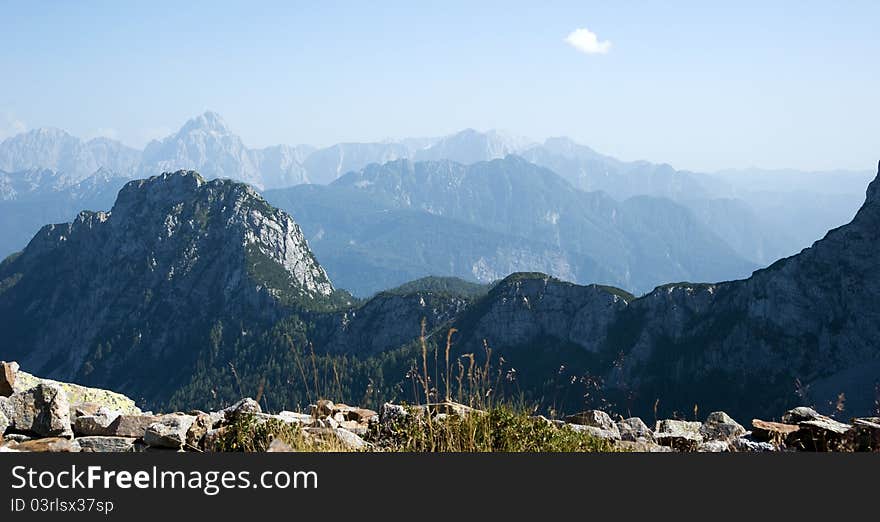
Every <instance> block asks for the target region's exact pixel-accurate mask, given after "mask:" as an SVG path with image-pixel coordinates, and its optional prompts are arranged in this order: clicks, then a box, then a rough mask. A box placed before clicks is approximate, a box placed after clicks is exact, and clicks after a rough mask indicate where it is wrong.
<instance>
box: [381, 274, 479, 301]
mask: <svg viewBox="0 0 880 522" xmlns="http://www.w3.org/2000/svg"><path fill="white" fill-rule="evenodd" d="M419 292H425V293H432V294H436V295H439V296H441V297H462V298H466V299H476V298H479V297H482V296H484V295H486V294H487V293H488V292H489V286H488V285H482V284H479V283H472V282H470V281H465V280H464V279H459V278H457V277H436V276H429V277H423V278H421V279H417V280H415V281H411V282H409V283H406V284H403V285H401V286H398V287H397V288H392V289H391V290H386V291H384V292H382V293H384V294H391V295H410V294H415V293H419Z"/></svg>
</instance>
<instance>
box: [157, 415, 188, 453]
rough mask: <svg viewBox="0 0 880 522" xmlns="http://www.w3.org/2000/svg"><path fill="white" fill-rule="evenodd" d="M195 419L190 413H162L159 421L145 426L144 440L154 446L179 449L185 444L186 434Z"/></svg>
mask: <svg viewBox="0 0 880 522" xmlns="http://www.w3.org/2000/svg"><path fill="white" fill-rule="evenodd" d="M195 420H196V418H195V417H194V416H192V415H182V414H171V415H164V416H162V417H161V418H160V419H159V422H154V423H153V424H150V425H149V426H147V429H146V430H145V431H144V442H145V443H146V444H147V445H148V446H152V447H154V448H174V449H181V448H183V446H184V445H185V444H186V434H187V432H188V431H189V429H190V428H191V427H192V425H193V423H194V422H195Z"/></svg>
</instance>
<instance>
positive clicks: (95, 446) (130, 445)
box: [76, 437, 137, 453]
mask: <svg viewBox="0 0 880 522" xmlns="http://www.w3.org/2000/svg"><path fill="white" fill-rule="evenodd" d="M136 440H137V439H135V438H134V437H78V438H77V439H76V442H78V443H79V445H80V447H81V448H82V451H83V452H84V453H127V452H130V451H134V443H135V441H136Z"/></svg>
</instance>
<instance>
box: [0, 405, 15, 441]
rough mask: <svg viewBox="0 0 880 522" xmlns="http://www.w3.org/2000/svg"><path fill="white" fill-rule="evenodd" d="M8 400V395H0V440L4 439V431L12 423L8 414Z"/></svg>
mask: <svg viewBox="0 0 880 522" xmlns="http://www.w3.org/2000/svg"><path fill="white" fill-rule="evenodd" d="M6 402H7V399H6V397H0V440H3V433H5V432H6V428H8V427H9V425H10V424H12V422H11V421H10V420H9V417H7V416H6V411H5V409H6Z"/></svg>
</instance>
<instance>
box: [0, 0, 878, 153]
mask: <svg viewBox="0 0 880 522" xmlns="http://www.w3.org/2000/svg"><path fill="white" fill-rule="evenodd" d="M176 4H177V3H174V2H156V1H154V2H25V1H21V2H12V1H7V0H0V44H2V48H3V52H2V53H0V138H3V137H6V136H9V135H11V134H13V133H15V132H16V131H19V130H21V129H29V128H35V127H41V126H54V127H60V128H63V129H66V130H68V131H70V132H72V133H74V134H76V135H80V136H83V137H90V136H95V135H110V136H111V137H115V138H117V139H120V140H122V141H123V142H125V143H127V144H130V145H133V146H138V147H141V146H143V145H144V144H145V143H146V142H147V141H148V140H149V139H152V138H157V137H160V136H163V135H165V134H168V133H170V132H172V131H173V130H176V129H177V128H178V127H180V125H182V123H183V122H184V121H185V120H186V119H187V118H189V117H191V116H193V115H195V114H197V113H200V112H202V111H204V110H206V109H211V110H215V111H217V112H219V113H220V114H221V115H223V117H224V118H225V119H226V121H227V122H228V123H229V125H230V127H231V128H232V130H233V131H235V132H237V133H238V134H240V135H241V136H242V138H243V139H244V141H245V143H247V144H248V145H249V146H265V145H271V144H276V143H290V144H293V143H310V144H314V145H327V144H331V143H335V142H339V141H375V140H381V139H384V138H399V137H406V136H429V135H440V134H446V133H450V132H454V131H457V130H460V129H462V128H466V127H473V128H477V129H481V130H485V129H489V128H499V129H504V130H507V131H509V132H512V133H515V134H520V135H525V136H529V137H533V138H535V139H543V138H546V137H548V136H556V135H568V136H571V137H573V138H575V139H576V140H577V141H579V142H581V143H584V144H587V145H590V146H592V147H594V148H595V149H597V150H599V151H601V152H604V153H607V154H611V155H615V156H618V157H620V158H622V159H628V160H631V159H647V160H651V161H657V162H668V163H671V164H673V165H675V166H676V167H679V168H688V169H694V170H715V169H721V168H729V167H746V166H752V165H757V166H762V167H768V168H780V167H793V168H801V169H827V168H850V169H861V170H865V169H869V168H872V167H873V166H874V165H876V161H877V159H878V158H880V132H878V128H877V123H878V122H880V96H878V93H880V70H878V69H880V67H878V64H880V2H875V1H865V2H856V1H851V2H794V1H792V2H782V1H780V2H742V1H737V2H684V1H682V2H659V1H655V2H622V1H615V2H611V1H606V2H586V1H580V2H512V1H508V2H456V1H445V2H431V3H428V2H411V1H410V2H381V3H379V2H377V3H370V4H374V5H372V6H370V5H366V4H367V3H366V2H314V3H311V2H180V4H182V5H176ZM767 4H769V5H767ZM577 29H586V30H588V31H589V33H585V32H580V33H577V35H580V38H573V41H574V42H575V43H579V45H580V47H581V49H582V50H579V49H577V48H576V47H575V46H573V45H571V44H570V43H569V42H567V41H566V38H567V37H569V35H571V34H572V33H573V32H574V31H576V30H577ZM590 33H592V34H593V35H595V38H596V39H595V41H591V40H590ZM583 50H587V51H596V52H594V53H592V54H589V53H585V52H583ZM603 51H604V52H603Z"/></svg>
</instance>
